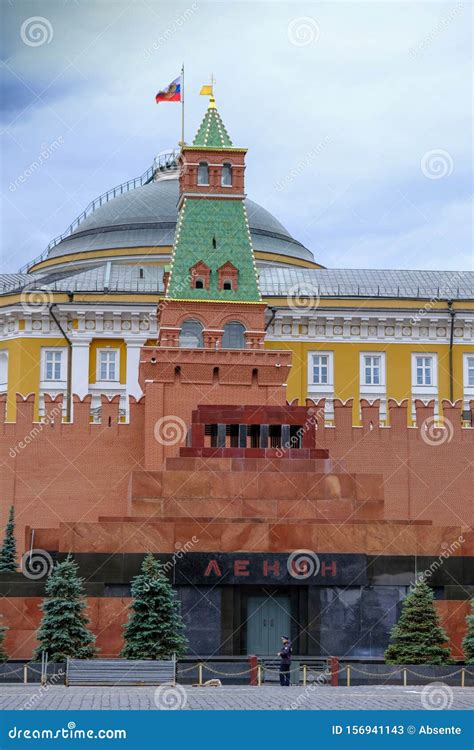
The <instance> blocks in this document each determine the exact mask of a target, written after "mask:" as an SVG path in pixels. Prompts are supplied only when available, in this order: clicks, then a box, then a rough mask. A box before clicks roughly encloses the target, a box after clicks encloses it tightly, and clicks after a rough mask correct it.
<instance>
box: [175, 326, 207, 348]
mask: <svg viewBox="0 0 474 750" xmlns="http://www.w3.org/2000/svg"><path fill="white" fill-rule="evenodd" d="M179 345H180V346H181V347H182V348H183V349H202V348H203V346H204V343H203V339H202V325H201V323H200V322H199V321H198V320H184V321H183V323H182V325H181V332H180V334H179Z"/></svg>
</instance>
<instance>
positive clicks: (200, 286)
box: [195, 279, 204, 289]
mask: <svg viewBox="0 0 474 750" xmlns="http://www.w3.org/2000/svg"><path fill="white" fill-rule="evenodd" d="M195 288H196V289H204V281H203V280H202V279H197V280H196V286H195Z"/></svg>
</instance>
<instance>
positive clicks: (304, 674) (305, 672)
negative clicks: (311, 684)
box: [303, 664, 308, 687]
mask: <svg viewBox="0 0 474 750" xmlns="http://www.w3.org/2000/svg"><path fill="white" fill-rule="evenodd" d="M307 681H308V667H307V666H306V664H303V685H304V687H306V683H307Z"/></svg>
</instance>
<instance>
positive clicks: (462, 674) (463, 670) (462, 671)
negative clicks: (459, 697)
mask: <svg viewBox="0 0 474 750" xmlns="http://www.w3.org/2000/svg"><path fill="white" fill-rule="evenodd" d="M465 678H466V670H465V669H464V667H463V669H461V687H464V686H465Z"/></svg>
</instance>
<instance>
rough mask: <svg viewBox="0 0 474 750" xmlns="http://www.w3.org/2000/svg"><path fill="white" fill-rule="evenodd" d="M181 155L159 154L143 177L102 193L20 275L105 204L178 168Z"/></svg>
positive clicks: (21, 270) (21, 269) (22, 269)
mask: <svg viewBox="0 0 474 750" xmlns="http://www.w3.org/2000/svg"><path fill="white" fill-rule="evenodd" d="M179 153H180V152H179V151H178V150H176V149H173V150H172V151H167V152H165V153H162V154H159V155H158V156H157V157H156V159H155V160H154V162H153V164H152V166H151V167H148V169H147V170H146V172H144V173H143V174H142V175H140V176H139V177H134V178H133V179H132V180H127V182H122V183H121V184H120V185H116V186H115V187H113V188H111V189H110V190H107V192H106V193H102V195H99V196H98V197H97V198H94V200H93V201H91V202H90V203H89V205H88V206H87V207H86V208H85V209H84V211H83V212H82V213H80V214H79V216H77V218H76V219H74V221H73V222H72V223H71V224H70V225H69V226H68V228H67V229H66V230H65V231H64V232H63V233H62V234H59V235H58V236H57V237H55V238H54V239H53V240H51V242H50V243H49V245H48V246H47V247H46V249H45V250H43V252H42V253H41V255H38V256H37V257H36V258H34V259H33V260H30V261H29V262H28V263H25V265H24V266H22V267H21V268H20V269H19V271H18V273H28V271H29V270H30V268H32V267H33V266H35V265H36V264H37V263H41V261H42V260H45V259H46V258H47V257H48V255H49V253H50V252H51V250H52V249H53V248H54V247H56V245H59V243H60V242H62V241H63V240H64V239H66V237H69V236H70V235H71V234H72V233H73V232H74V230H75V229H77V227H78V226H79V225H80V224H82V222H83V221H84V220H85V219H87V217H88V216H90V215H91V214H92V213H94V211H95V210H96V209H97V208H100V206H103V205H104V203H108V202H109V201H110V200H112V199H113V198H116V197H117V196H118V195H123V194H124V193H128V192H129V191H130V190H135V188H137V187H143V185H148V183H149V182H152V180H153V179H155V178H156V176H157V175H158V174H160V172H165V171H167V170H169V169H171V168H173V167H177V163H178V156H179Z"/></svg>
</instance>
